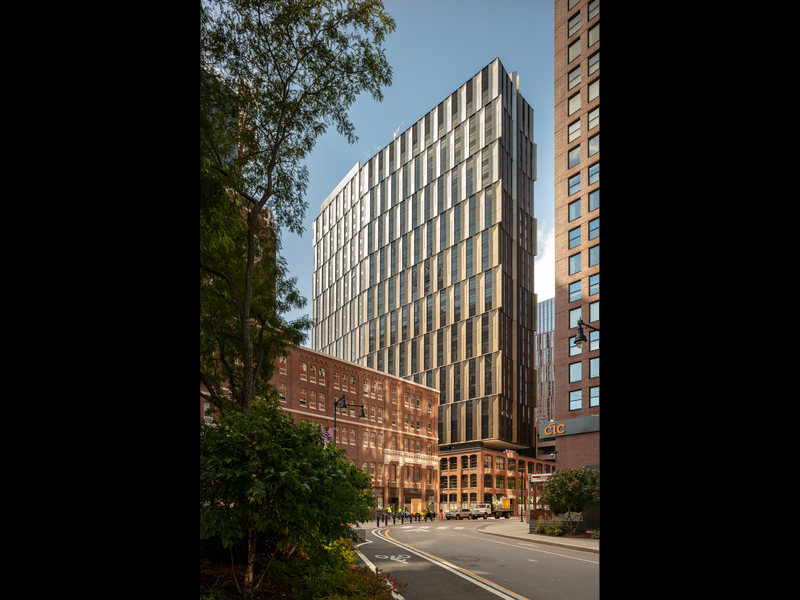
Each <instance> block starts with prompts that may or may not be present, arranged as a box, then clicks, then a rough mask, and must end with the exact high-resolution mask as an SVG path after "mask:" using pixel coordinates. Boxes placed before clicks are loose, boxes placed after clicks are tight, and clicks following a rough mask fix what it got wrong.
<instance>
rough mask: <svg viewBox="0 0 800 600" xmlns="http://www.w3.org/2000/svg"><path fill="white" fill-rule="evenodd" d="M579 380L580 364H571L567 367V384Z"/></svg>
mask: <svg viewBox="0 0 800 600" xmlns="http://www.w3.org/2000/svg"><path fill="white" fill-rule="evenodd" d="M580 380H581V363H579V362H576V363H572V364H571V365H570V366H569V382H570V383H575V382H576V381H580Z"/></svg>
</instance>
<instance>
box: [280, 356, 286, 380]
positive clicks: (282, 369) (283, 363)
mask: <svg viewBox="0 0 800 600" xmlns="http://www.w3.org/2000/svg"><path fill="white" fill-rule="evenodd" d="M279 370H280V372H281V375H286V357H285V356H281V358H280V367H279Z"/></svg>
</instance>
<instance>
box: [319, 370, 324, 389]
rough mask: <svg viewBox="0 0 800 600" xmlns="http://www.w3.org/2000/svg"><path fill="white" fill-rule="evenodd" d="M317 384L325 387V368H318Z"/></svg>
mask: <svg viewBox="0 0 800 600" xmlns="http://www.w3.org/2000/svg"><path fill="white" fill-rule="evenodd" d="M319 384H320V385H325V367H320V368H319Z"/></svg>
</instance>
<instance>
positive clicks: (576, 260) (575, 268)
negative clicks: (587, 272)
mask: <svg viewBox="0 0 800 600" xmlns="http://www.w3.org/2000/svg"><path fill="white" fill-rule="evenodd" d="M580 270H581V255H580V252H579V253H578V254H573V255H572V256H570V257H569V274H570V275H574V274H575V273H579V272H580Z"/></svg>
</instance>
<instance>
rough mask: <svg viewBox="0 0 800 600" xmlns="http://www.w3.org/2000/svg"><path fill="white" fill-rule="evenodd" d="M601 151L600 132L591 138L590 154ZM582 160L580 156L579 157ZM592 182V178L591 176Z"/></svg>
mask: <svg viewBox="0 0 800 600" xmlns="http://www.w3.org/2000/svg"><path fill="white" fill-rule="evenodd" d="M598 152H600V134H599V133H598V134H597V135H596V136H594V137H591V138H589V156H594V155H595V154H597V153H598ZM578 160H580V157H578ZM590 182H591V178H590Z"/></svg>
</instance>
